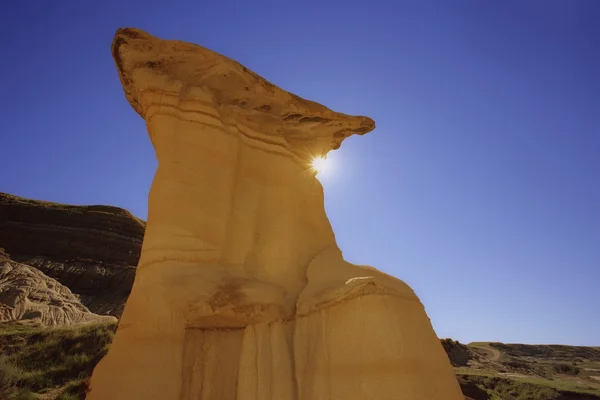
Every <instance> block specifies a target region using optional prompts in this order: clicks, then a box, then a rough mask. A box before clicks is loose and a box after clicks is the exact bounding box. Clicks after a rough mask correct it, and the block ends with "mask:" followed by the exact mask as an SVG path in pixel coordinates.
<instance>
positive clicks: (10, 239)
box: [0, 193, 146, 317]
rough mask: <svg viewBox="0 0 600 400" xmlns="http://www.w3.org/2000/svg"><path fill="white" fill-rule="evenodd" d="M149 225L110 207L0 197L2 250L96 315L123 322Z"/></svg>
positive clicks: (3, 195)
mask: <svg viewBox="0 0 600 400" xmlns="http://www.w3.org/2000/svg"><path fill="white" fill-rule="evenodd" d="M145 227H146V224H145V222H144V221H141V220H140V219H138V218H136V217H134V216H133V215H132V214H130V213H129V212H127V211H125V210H123V209H120V208H117V207H109V206H73V205H67V204H57V203H51V202H46V201H39V200H30V199H25V198H22V197H17V196H13V195H9V194H5V193H0V247H3V248H5V249H6V252H7V253H9V254H10V256H11V259H12V260H13V261H17V262H19V263H22V264H27V265H29V266H32V267H35V268H37V269H39V270H40V271H42V272H43V273H44V274H46V275H48V276H49V277H51V278H54V279H56V280H57V281H58V282H60V283H62V284H63V285H65V286H67V287H68V288H69V289H71V290H72V291H73V293H75V294H76V295H77V296H79V298H80V299H81V302H82V303H83V304H84V305H85V306H86V307H87V308H89V309H90V310H91V311H92V312H94V313H97V314H102V315H104V314H109V315H114V316H116V317H120V315H121V313H122V312H123V305H124V303H125V301H126V300H127V296H128V295H129V292H130V291H131V286H132V285H133V279H134V276H135V265H137V262H138V260H139V256H140V251H141V247H142V239H143V236H144V230H145Z"/></svg>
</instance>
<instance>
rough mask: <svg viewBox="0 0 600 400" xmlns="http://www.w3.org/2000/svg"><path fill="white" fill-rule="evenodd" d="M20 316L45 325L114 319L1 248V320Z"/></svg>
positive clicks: (19, 317)
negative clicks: (100, 313) (86, 304)
mask: <svg viewBox="0 0 600 400" xmlns="http://www.w3.org/2000/svg"><path fill="white" fill-rule="evenodd" d="M23 320H27V321H36V322H39V323H41V324H42V325H47V326H57V325H73V324H81V323H94V322H116V321H117V319H116V318H115V317H112V316H101V315H96V314H93V313H91V312H90V310H88V309H87V308H86V307H85V306H84V305H83V304H81V302H80V301H79V299H78V298H77V297H76V296H75V295H73V293H72V292H71V291H70V290H69V288H67V287H66V286H63V285H61V284H60V283H59V282H57V281H56V280H54V279H52V278H50V277H49V276H46V275H45V274H44V273H43V272H41V271H39V270H37V269H35V268H33V267H30V266H28V265H25V264H20V263H17V262H14V261H12V260H10V259H9V257H8V255H6V254H5V253H4V252H3V251H2V250H0V322H8V321H23Z"/></svg>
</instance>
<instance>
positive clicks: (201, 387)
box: [88, 29, 462, 400]
mask: <svg viewBox="0 0 600 400" xmlns="http://www.w3.org/2000/svg"><path fill="white" fill-rule="evenodd" d="M112 52H113V57H114V60H115V63H116V66H117V70H118V73H119V77H120V79H121V83H122V85H123V88H124V90H125V95H126V98H127V100H128V101H129V103H130V104H131V106H132V107H133V108H134V109H135V110H136V111H137V113H138V114H139V115H140V116H141V117H142V118H144V120H145V121H146V127H147V130H148V133H149V135H150V139H151V141H152V143H153V145H154V149H155V151H156V157H157V159H158V169H157V171H156V175H155V178H154V181H153V184H152V188H151V190H150V195H149V214H148V225H147V230H146V235H145V237H144V242H143V246H142V253H141V257H140V261H139V264H138V269H137V272H136V277H135V281H134V285H133V289H132V292H131V295H130V297H129V300H128V301H127V304H126V306H125V311H124V313H123V316H122V318H121V322H120V325H119V328H118V330H117V333H116V336H115V339H114V341H113V344H112V346H111V348H110V351H109V353H108V355H107V356H106V357H105V358H104V359H103V360H102V361H101V362H100V363H99V364H98V366H97V368H96V369H95V371H94V374H93V377H92V382H91V392H90V393H89V394H88V399H91V400H106V399H115V400H118V399H127V400H131V399H145V400H150V399H157V400H158V399H160V400H168V399H185V400H188V399H190V400H191V399H203V400H204V399H211V400H216V399H219V400H228V399H239V400H259V399H261V400H263V399H264V400H266V399H273V400H275V399H277V400H280V399H290V400H321V399H322V400H329V399H331V400H333V399H344V400H346V399H348V400H349V399H357V400H359V399H360V400H362V399H377V400H383V399H415V400H416V399H419V400H421V399H440V400H455V399H461V398H462V396H461V392H460V389H459V386H458V383H457V381H456V378H455V376H454V374H453V371H452V368H451V366H450V363H449V361H448V358H447V357H446V354H445V353H444V349H443V348H442V345H441V344H440V342H439V341H438V339H437V337H436V335H435V333H434V331H433V329H432V326H431V324H430V321H429V319H428V318H427V315H426V313H425V311H424V308H423V306H422V304H421V303H420V301H419V300H418V298H417V297H416V295H415V294H414V293H413V291H412V290H411V289H410V287H408V286H407V285H406V284H405V283H404V282H402V281H400V280H398V279H396V278H394V277H391V276H388V275H386V274H384V273H382V272H379V271H377V270H376V269H374V268H371V267H365V266H357V265H353V264H350V263H348V262H346V261H344V259H343V257H342V253H341V251H340V249H339V248H338V246H337V244H336V241H335V236H334V234H333V231H332V228H331V226H330V224H329V221H328V219H327V216H326V215H325V210H324V204H323V190H322V187H321V185H320V183H319V182H318V180H317V179H316V178H315V174H314V172H312V171H311V169H310V162H311V158H312V157H315V156H324V155H326V154H327V152H329V151H330V150H333V149H337V148H338V147H339V146H340V144H341V142H342V141H343V140H344V139H345V138H347V137H348V136H350V135H352V134H364V133H367V132H369V131H371V130H372V129H373V128H374V127H375V124H374V122H373V121H372V120H371V119H369V118H367V117H360V116H349V115H345V114H341V113H337V112H334V111H332V110H330V109H328V108H326V107H324V106H322V105H320V104H317V103H314V102H311V101H307V100H304V99H302V98H300V97H298V96H295V95H293V94H290V93H288V92H286V91H284V90H282V89H280V88H278V87H276V86H274V85H273V84H271V83H269V82H267V81H266V80H265V79H263V78H261V77H260V76H258V75H257V74H255V73H253V72H251V71H250V70H248V69H247V68H245V67H244V66H242V65H240V64H239V63H237V62H235V61H233V60H231V59H228V58H226V57H224V56H221V55H219V54H217V53H214V52H212V51H210V50H207V49H204V48H202V47H200V46H196V45H193V44H188V43H183V42H178V41H168V40H161V39H158V38H156V37H153V36H151V35H149V34H147V33H145V32H143V31H140V30H136V29H120V30H119V31H118V32H117V34H116V36H115V39H114V41H113V45H112Z"/></svg>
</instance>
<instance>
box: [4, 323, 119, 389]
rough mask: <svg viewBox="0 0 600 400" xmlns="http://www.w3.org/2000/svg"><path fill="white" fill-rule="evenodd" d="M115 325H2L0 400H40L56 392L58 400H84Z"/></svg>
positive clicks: (106, 349)
mask: <svg viewBox="0 0 600 400" xmlns="http://www.w3.org/2000/svg"><path fill="white" fill-rule="evenodd" d="M115 327H116V325H114V324H96V325H83V326H78V327H69V328H56V329H51V328H46V329H44V328H41V327H37V326H27V325H21V324H0V348H1V349H2V350H1V351H2V353H3V354H2V357H3V359H2V360H1V361H0V398H2V399H10V398H14V399H17V400H26V399H36V398H37V396H36V394H39V393H44V392H46V391H48V390H50V389H54V390H56V389H57V388H58V397H57V399H60V400H74V399H82V398H84V397H85V396H84V395H85V389H86V387H87V379H88V378H89V376H90V375H91V372H92V370H93V368H94V367H95V365H96V364H97V363H98V361H100V359H101V358H102V357H103V356H104V355H105V354H106V352H107V351H108V348H109V346H110V343H111V341H112V337H113V333H114V330H115Z"/></svg>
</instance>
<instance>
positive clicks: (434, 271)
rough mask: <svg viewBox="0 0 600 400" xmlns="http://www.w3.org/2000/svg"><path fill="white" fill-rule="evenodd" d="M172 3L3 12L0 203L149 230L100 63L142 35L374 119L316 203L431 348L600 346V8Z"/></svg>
mask: <svg viewBox="0 0 600 400" xmlns="http://www.w3.org/2000/svg"><path fill="white" fill-rule="evenodd" d="M168 3H170V2H165V1H161V2H158V1H157V2H152V1H143V2H139V1H118V2H117V1H106V0H105V1H95V2H92V1H81V0H78V1H72V0H61V1H42V0H37V1H12V2H7V3H6V4H5V5H3V7H2V11H1V12H0V34H1V36H0V37H1V38H2V40H1V41H0V54H1V57H2V62H1V63H0V79H1V87H2V92H3V95H2V96H0V102H1V103H0V106H1V111H0V114H1V119H0V121H1V124H2V125H1V131H0V132H1V133H0V135H2V137H1V141H0V146H1V149H2V152H1V154H2V157H1V158H0V191H3V192H9V193H13V194H16V195H20V196H25V197H31V198H36V199H44V200H50V201H57V202H64V203H74V204H110V205H116V206H120V207H124V208H126V209H129V210H130V211H132V212H133V213H134V214H136V215H138V216H139V217H142V218H145V217H146V199H147V193H148V190H149V186H150V183H151V180H152V176H153V173H154V170H155V167H156V161H155V159H154V154H153V150H152V148H151V145H150V141H149V139H148V138H147V135H146V131H145V127H144V122H143V120H142V119H141V118H140V117H139V116H138V115H137V114H136V113H135V112H134V111H133V109H131V107H130V106H129V105H128V103H127V102H126V100H125V97H124V95H123V92H122V89H121V86H120V83H119V79H118V77H117V73H116V69H115V66H114V64H113V61H112V58H111V53H110V44H111V41H112V37H113V34H114V33H115V31H116V29H117V28H119V27H137V28H141V29H144V30H146V31H148V32H150V33H152V34H154V35H157V36H160V37H164V38H168V39H180V40H185V41H190V42H194V43H198V44H201V45H203V46H205V47H208V48H211V49H213V50H215V51H218V52H220V53H222V54H224V55H227V56H229V57H231V58H234V59H236V60H238V61H240V62H241V63H242V64H244V65H246V66H247V67H249V68H251V69H253V70H254V71H256V72H257V73H259V74H261V75H263V76H264V77H266V78H267V79H269V80H270V81H272V82H273V83H275V84H277V85H279V86H281V87H283V88H284V89H287V90H289V91H292V92H294V93H296V94H298V95H300V96H303V97H305V98H308V99H311V100H315V101H318V102H321V103H323V104H325V105H327V106H329V107H330V108H333V109H335V110H337V111H342V112H345V113H350V114H363V115H368V116H370V117H372V118H373V119H374V120H375V121H376V122H377V129H376V130H375V131H373V132H372V133H370V134H368V135H366V136H363V137H359V136H356V137H352V138H350V139H348V140H347V141H346V142H344V144H343V145H342V148H341V149H340V150H338V151H336V152H334V153H332V154H331V157H330V158H331V161H332V163H333V167H335V169H332V170H331V171H330V173H329V174H328V175H323V177H322V178H321V179H322V182H323V185H324V187H325V194H326V208H327V211H328V214H329V217H330V219H331V221H332V224H333V227H334V229H335V232H336V235H337V238H338V241H339V243H340V246H341V248H342V250H343V251H344V254H345V256H346V258H347V259H348V260H350V261H352V262H356V263H362V264H369V265H373V266H376V267H377V268H380V269H382V270H384V271H386V272H388V273H391V274H393V275H395V276H397V277H399V278H401V279H403V280H405V281H406V282H408V283H409V284H410V285H411V286H413V287H414V289H415V290H416V292H417V294H418V295H419V296H420V297H421V299H422V301H423V302H424V304H425V306H426V308H427V311H428V313H429V316H430V318H431V319H432V321H433V324H434V327H435V329H436V331H437V333H438V335H439V336H440V337H452V338H455V339H458V340H460V341H462V342H469V341H479V340H497V341H504V342H522V343H523V342H524V343H566V344H578V345H596V346H599V345H600V23H598V21H600V1H597V0H589V1H585V0H563V1H552V0H543V1H542V0H539V1H535V0H529V1H522V0H506V1H493V2H492V1H476V0H472V1H467V0H458V1H446V0H440V1H438V2H431V1H423V0H414V1H392V0H390V1H378V0H367V1H363V0H361V1H353V0H350V1H341V0H334V1H323V0H321V1H306V0H303V1H291V0H290V1H281V0H278V1H270V2H261V1H224V0H219V1H189V2H174V3H176V4H175V5H170V4H168ZM9 4H10V5H9Z"/></svg>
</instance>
